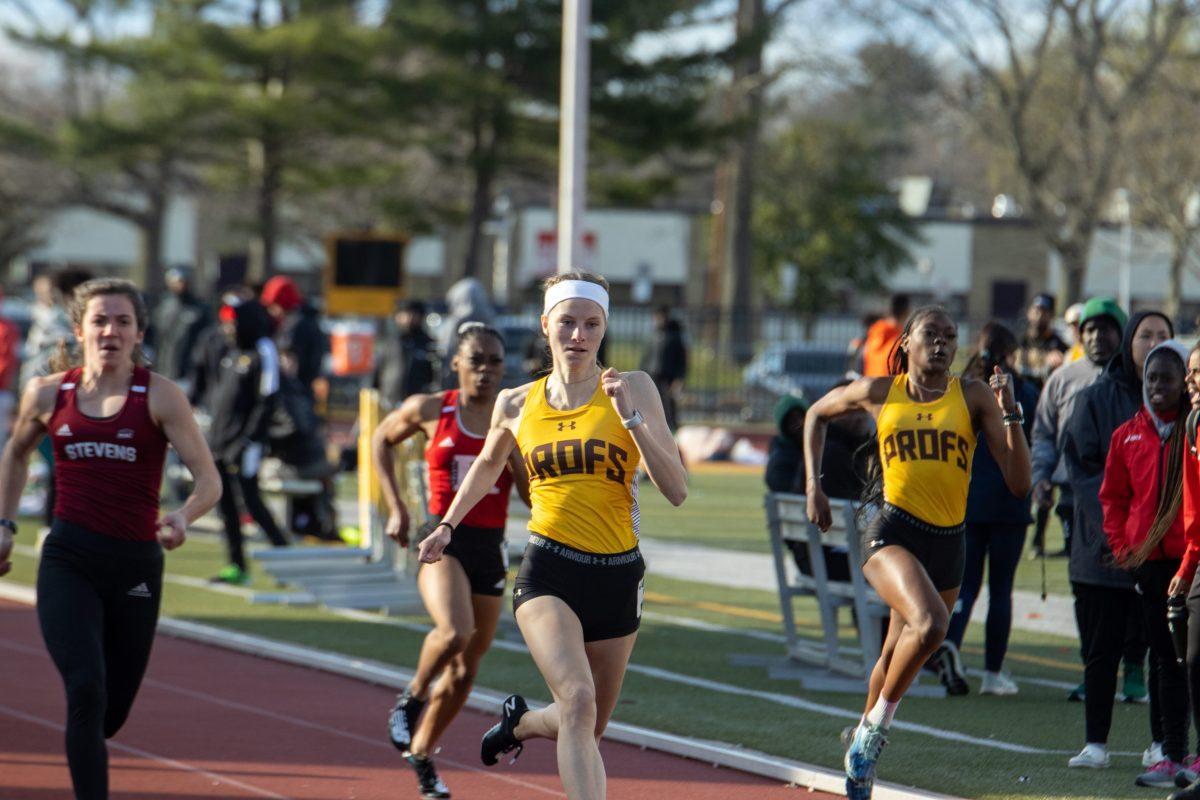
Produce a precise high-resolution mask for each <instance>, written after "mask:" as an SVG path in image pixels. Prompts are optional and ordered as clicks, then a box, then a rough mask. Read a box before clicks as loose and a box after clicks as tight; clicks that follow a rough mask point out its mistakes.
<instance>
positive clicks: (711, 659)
mask: <svg viewBox="0 0 1200 800" xmlns="http://www.w3.org/2000/svg"><path fill="white" fill-rule="evenodd" d="M643 497H645V498H646V502H645V505H644V510H643V523H644V525H645V530H646V532H647V535H653V536H656V537H659V538H664V539H677V540H688V541H692V542H698V543H704V544H708V545H711V546H714V547H725V548H729V549H747V550H754V551H758V552H763V551H765V550H766V535H765V529H764V527H763V525H764V523H763V513H762V506H761V498H762V489H761V480H760V478H758V477H757V476H755V475H749V474H737V473H733V474H714V473H710V472H700V471H698V472H696V473H695V474H694V475H693V477H692V490H691V494H690V496H689V499H688V502H687V503H685V504H684V506H683V507H682V508H679V509H671V508H670V507H669V506H668V505H667V504H666V502H665V501H663V500H661V498H658V497H657V493H654V492H649V491H647V492H645V493H644V494H643ZM30 527H32V525H31V526H30ZM1047 563H1048V567H1049V568H1050V571H1051V572H1052V573H1053V574H1054V575H1055V578H1054V580H1053V581H1052V582H1051V583H1052V587H1054V589H1056V590H1060V591H1061V590H1063V589H1065V586H1066V583H1065V574H1064V573H1065V565H1064V564H1063V563H1062V562H1061V561H1055V560H1051V561H1049V562H1047ZM220 564H221V548H220V545H219V543H218V541H217V540H216V539H214V538H212V537H194V538H193V540H191V541H189V543H188V544H187V546H186V547H184V548H182V549H181V550H179V551H176V552H173V553H170V554H168V557H167V571H168V583H167V586H168V589H167V593H166V598H165V604H164V611H165V613H167V614H170V615H172V616H175V617H179V618H183V619H191V620H195V621H198V622H205V623H208V624H213V625H220V626H225V627H228V628H230V629H235V630H240V631H247V632H253V633H257V634H260V635H264V636H269V637H271V638H275V639H280V640H284V641H291V642H297V643H302V644H307V645H312V646H318V647H323V648H327V649H330V650H334V651H338V652H342V653H346V654H349V655H353V656H360V657H369V658H374V659H378V660H381V661H385V662H389V663H393V664H396V665H399V666H406V667H412V666H413V665H414V663H415V659H416V654H417V649H418V646H419V643H420V639H421V633H420V632H419V631H418V630H413V626H414V625H420V624H423V623H424V620H423V619H422V618H420V617H411V618H404V617H400V618H397V619H396V620H394V621H395V622H399V623H401V624H403V625H404V626H405V627H398V626H396V625H388V624H386V621H385V620H383V618H379V621H378V622H365V621H359V620H351V619H347V618H345V617H343V616H338V615H336V614H334V613H332V612H330V611H327V610H322V609H316V608H294V607H275V606H261V605H251V604H249V603H248V602H247V601H246V600H245V599H243V598H241V597H237V596H231V595H227V594H219V593H215V592H213V591H211V590H208V589H205V588H200V587H197V586H195V585H191V584H187V583H183V582H181V581H188V580H190V579H194V578H204V577H207V576H208V575H211V574H213V573H214V572H215V571H216V569H217V568H218V567H219V566H220ZM34 572H35V561H34V559H33V558H32V557H31V556H30V554H29V553H28V551H27V550H26V549H24V548H22V549H21V550H20V551H19V552H18V555H17V558H16V564H15V569H14V572H13V574H12V576H11V578H6V579H5V580H14V581H18V582H21V583H31V582H32V581H33V576H34ZM1019 578H1020V580H1021V581H1022V583H1023V585H1024V586H1026V587H1027V588H1034V587H1035V586H1036V584H1037V583H1038V576H1037V564H1036V563H1035V562H1028V561H1026V562H1022V565H1021V567H1020V573H1019ZM255 582H256V583H255V586H256V588H259V589H263V590H268V591H270V590H273V589H274V587H273V585H272V584H270V582H269V581H267V580H265V579H264V578H263V577H262V576H261V574H259V575H256V577H255ZM1059 587H1063V588H1062V589H1060V588H1059ZM646 589H647V593H646V612H647V613H646V618H645V620H644V623H643V627H642V635H641V636H640V638H639V641H638V645H637V648H636V650H635V651H634V657H633V664H632V665H631V669H630V672H629V675H628V677H627V679H626V684H625V690H624V693H623V695H622V700H621V703H620V705H619V707H618V710H617V713H616V717H617V718H618V719H620V720H622V721H626V722H630V723H635V724H640V725H648V726H651V727H655V728H658V729H661V730H665V731H669V732H674V733H680V734H687V735H693V736H698V737H701V738H705V739H718V740H722V741H726V742H732V743H736V744H741V745H744V746H746V747H752V748H756V749H760V750H763V751H766V752H769V753H775V754H778V755H781V756H786V757H789V758H796V759H800V760H803V761H808V762H811V763H816V764H821V765H824V766H828V767H832V768H837V767H838V765H839V764H840V759H841V749H840V746H839V744H838V739H837V735H838V732H839V731H840V730H841V728H842V727H843V726H844V725H846V724H848V722H849V721H850V720H851V719H852V718H853V717H854V716H855V715H856V714H857V713H858V711H859V710H860V705H861V703H862V697H861V696H860V695H858V694H836V693H815V692H805V691H802V690H801V689H800V688H799V686H798V684H797V683H796V682H795V681H789V680H773V679H771V678H770V677H768V675H767V670H766V668H765V667H764V666H761V665H760V666H738V665H736V663H735V660H734V658H733V656H734V655H737V656H739V657H741V660H744V659H745V658H746V657H755V656H758V657H761V659H763V660H764V661H765V660H769V659H772V658H776V657H779V656H780V655H781V654H782V645H781V644H780V643H779V642H778V641H777V640H773V638H772V637H775V636H778V634H779V632H780V622H779V604H778V600H777V597H776V595H775V594H774V592H773V591H770V590H769V587H764V590H763V591H755V590H734V589H727V588H722V587H716V586H711V585H707V584H699V583H691V582H686V581H678V580H668V579H664V578H661V577H657V576H653V575H651V576H649V577H648V579H647V586H646ZM798 611H799V612H800V613H799V622H800V625H801V630H802V631H805V632H806V633H808V634H811V635H812V636H813V637H814V638H815V637H816V636H817V635H818V631H819V628H818V619H817V615H816V610H815V608H813V607H811V606H808V605H806V604H800V605H798ZM701 627H702V628H703V629H700V628H701ZM981 635H982V630H981V627H980V626H972V628H971V629H970V630H969V631H968V636H967V643H966V650H967V654H968V660H969V661H970V662H973V663H978V662H979V660H980V655H979V653H980V652H981ZM845 637H846V639H847V643H849V641H850V639H851V638H852V631H851V630H850V629H849V628H847V629H846V631H845ZM500 638H501V639H503V640H506V641H510V642H513V643H518V642H520V636H519V633H518V632H517V631H516V629H515V627H514V626H513V625H512V623H511V621H508V622H505V623H503V625H502V629H501V632H500ZM1008 666H1009V668H1010V669H1011V670H1012V672H1013V673H1014V675H1015V677H1016V678H1017V680H1018V681H1019V682H1020V683H1021V693H1020V694H1019V695H1017V696H1016V697H1012V698H992V697H980V696H977V695H974V694H972V695H970V696H968V697H965V698H947V699H927V698H909V699H906V700H905V701H904V703H903V705H902V706H901V709H900V714H899V717H898V726H897V728H895V729H894V732H893V735H892V743H891V745H890V746H889V748H888V750H887V751H886V752H885V755H884V757H883V760H882V762H881V767H880V775H881V778H882V779H884V780H888V781H894V782H898V783H903V784H908V785H915V786H919V787H921V788H925V789H930V790H935V791H940V792H946V793H950V794H955V795H960V796H964V797H971V798H1005V797H1021V798H1037V797H1053V798H1101V797H1105V798H1110V797H1117V798H1126V797H1127V798H1135V797H1150V796H1154V797H1157V796H1159V795H1161V794H1165V793H1163V792H1161V791H1160V792H1159V794H1157V795H1156V794H1153V790H1145V789H1137V788H1136V787H1134V786H1133V777H1134V776H1135V775H1136V774H1137V772H1139V771H1140V768H1139V763H1140V761H1139V756H1140V752H1141V750H1142V749H1143V748H1144V747H1145V746H1146V745H1147V744H1148V743H1149V738H1150V736H1149V727H1148V716H1147V709H1146V707H1145V706H1128V705H1121V706H1119V707H1118V708H1117V709H1116V714H1115V719H1114V726H1113V733H1112V736H1111V738H1110V746H1111V748H1112V749H1113V750H1114V751H1117V752H1119V753H1125V754H1126V755H1118V756H1116V757H1114V759H1113V765H1114V766H1113V767H1112V768H1111V769H1109V770H1101V771H1091V770H1083V771H1077V770H1068V769H1067V768H1066V759H1067V758H1068V756H1069V755H1072V754H1074V753H1075V752H1077V751H1078V749H1079V747H1080V746H1081V745H1082V742H1083V708H1082V706H1081V705H1080V704H1071V703H1067V702H1066V701H1065V699H1064V698H1065V694H1066V692H1065V690H1064V687H1066V686H1070V685H1073V684H1075V683H1076V682H1078V680H1079V675H1080V669H1079V666H1078V656H1077V644H1076V642H1075V641H1073V640H1071V639H1065V638H1057V637H1051V636H1043V635H1035V634H1031V633H1027V632H1021V631H1014V636H1013V641H1012V646H1011V650H1010V655H1009V659H1008ZM696 679H701V680H704V681H710V682H713V683H711V684H709V685H708V686H707V687H706V688H697V687H696V686H695V682H696ZM689 682H690V683H689ZM480 683H481V685H484V686H486V687H487V688H490V689H495V690H497V691H501V692H510V691H517V692H524V693H526V694H528V695H529V696H531V697H535V698H539V699H543V700H544V699H547V693H546V689H545V686H544V684H543V683H542V682H541V680H540V678H539V676H538V675H537V673H536V671H535V669H534V668H533V665H532V662H531V661H530V659H529V657H528V656H527V655H526V654H524V653H521V652H512V651H510V650H506V649H501V648H494V649H493V650H492V651H491V652H490V653H489V655H488V656H487V659H486V661H485V663H484V665H483V668H482V670H481V678H480ZM976 686H977V683H976ZM797 704H800V705H802V706H803V707H796V705H797ZM386 711H387V709H384V708H381V709H379V714H380V719H381V720H382V719H383V716H384V714H385V713H386ZM135 713H136V712H135ZM911 725H921V726H928V728H927V729H926V730H924V731H919V730H913V729H912V728H910V727H908V726H911ZM372 733H374V732H372ZM1014 750H1016V751H1014Z"/></svg>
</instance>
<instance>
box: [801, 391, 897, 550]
mask: <svg viewBox="0 0 1200 800" xmlns="http://www.w3.org/2000/svg"><path fill="white" fill-rule="evenodd" d="M891 387H892V378H859V379H858V380H856V381H855V382H854V383H851V384H847V385H846V386H840V387H838V388H836V389H832V390H830V392H829V393H828V394H826V395H825V396H824V397H822V398H821V399H820V400H818V401H817V402H815V403H813V405H812V408H810V409H808V413H807V414H805V415H804V469H805V475H806V476H807V478H806V479H805V484H804V493H805V495H806V496H807V498H808V518H809V519H810V520H812V521H813V522H814V523H816V525H817V527H818V528H820V529H821V530H823V531H827V530H829V526H830V525H832V524H833V514H832V512H830V510H829V498H828V497H826V496H825V492H823V491H822V490H821V456H822V455H823V454H824V452H825V430H826V429H827V428H828V427H829V420H831V419H835V418H837V417H840V416H841V415H843V414H848V413H850V412H851V411H859V410H862V411H867V412H869V413H870V414H871V416H872V417H878V416H879V410H880V409H881V408H883V404H884V402H886V401H887V396H888V391H889V390H890V389H891Z"/></svg>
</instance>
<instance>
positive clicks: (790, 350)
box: [330, 307, 1023, 425]
mask: <svg viewBox="0 0 1200 800" xmlns="http://www.w3.org/2000/svg"><path fill="white" fill-rule="evenodd" d="M539 313H540V311H539V310H538V309H534V308H529V309H526V310H524V311H520V312H515V313H509V314H502V315H501V316H500V317H498V319H497V325H498V327H499V328H500V329H501V331H502V333H503V334H504V336H505V340H506V345H507V358H506V360H507V366H506V375H505V384H506V385H517V384H519V383H522V382H524V381H526V380H528V379H529V378H530V372H529V364H530V354H531V353H536V352H537V348H539V347H541V346H542V340H541V338H540V328H539V321H538V320H539ZM653 316H654V315H653V311H652V310H651V309H649V308H645V307H617V308H614V309H613V310H612V313H611V316H610V319H609V324H608V331H607V335H606V336H605V347H604V351H603V360H604V363H605V364H608V365H611V366H614V367H616V368H617V369H620V370H632V369H642V368H643V367H644V365H645V364H646V361H647V357H648V353H649V351H650V349H651V348H653V347H655V345H656V341H657V340H656V332H655V329H654V319H653ZM671 318H672V319H674V320H676V321H677V322H678V323H679V324H680V326H681V327H682V333H683V337H684V341H685V343H686V345H687V350H688V368H687V375H686V378H685V380H684V381H683V386H682V390H681V391H680V392H679V393H678V395H677V397H676V401H677V409H678V418H679V421H680V422H681V423H700V422H704V423H717V424H725V425H731V424H736V425H742V424H756V423H770V422H771V421H772V409H773V408H774V406H775V403H776V402H777V401H778V399H779V397H780V396H781V395H783V394H787V393H793V394H802V395H804V396H805V397H807V398H808V399H810V400H815V399H816V398H818V397H820V396H821V395H823V394H824V393H825V392H826V391H828V390H829V388H830V387H832V386H833V385H834V384H835V383H837V382H838V381H839V380H842V379H843V378H845V377H846V376H847V375H849V374H855V373H856V372H857V370H858V369H860V364H859V362H858V360H857V359H856V355H855V345H856V344H857V342H858V341H859V340H861V338H862V337H863V336H864V335H865V333H866V330H865V327H864V325H863V321H862V320H861V319H860V318H858V317H853V316H848V315H842V314H827V315H821V316H818V317H816V318H813V319H805V318H804V317H802V316H800V315H798V314H796V313H794V312H789V311H779V310H769V311H757V310H754V311H747V312H732V313H731V312H723V311H721V310H718V309H672V310H671ZM983 322H986V320H980V321H970V322H960V324H959V353H960V357H959V360H958V364H957V365H956V367H957V368H961V366H962V365H963V364H964V363H965V361H966V358H967V355H968V352H969V350H970V348H971V344H972V337H973V335H974V333H975V332H976V331H978V330H979V328H980V326H981V325H982V324H983ZM1007 324H1009V326H1010V328H1012V330H1013V332H1014V333H1016V334H1017V336H1018V338H1019V337H1020V335H1021V333H1022V327H1021V326H1022V325H1023V323H1021V322H1013V321H1008V322H1007ZM384 335H386V334H384ZM362 383H363V381H362V379H361V378H343V379H336V380H335V381H334V382H333V384H332V386H331V389H332V393H333V396H332V397H331V403H330V405H331V407H335V408H336V407H337V406H339V405H340V402H339V401H340V400H343V399H344V400H345V401H346V403H347V404H350V403H351V400H352V398H354V397H356V396H357V391H358V388H359V386H360V385H362ZM351 413H352V412H351Z"/></svg>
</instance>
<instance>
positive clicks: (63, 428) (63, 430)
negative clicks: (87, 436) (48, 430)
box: [54, 422, 74, 436]
mask: <svg viewBox="0 0 1200 800" xmlns="http://www.w3.org/2000/svg"><path fill="white" fill-rule="evenodd" d="M54 435H55V436H74V434H73V433H71V426H70V425H68V424H67V423H65V422H64V423H63V424H62V425H60V426H59V428H58V430H56V431H55V432H54Z"/></svg>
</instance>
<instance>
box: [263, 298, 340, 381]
mask: <svg viewBox="0 0 1200 800" xmlns="http://www.w3.org/2000/svg"><path fill="white" fill-rule="evenodd" d="M261 301H262V305H263V306H264V307H265V308H266V309H267V312H268V313H269V314H270V315H271V318H272V319H273V320H274V321H275V346H276V348H277V349H278V350H279V355H280V357H281V358H282V368H283V370H284V371H285V372H286V373H288V374H289V375H295V376H296V378H297V379H298V380H299V381H300V385H301V386H303V387H304V391H306V392H308V393H309V396H310V397H312V396H314V394H315V389H314V386H313V384H314V383H315V382H316V381H317V379H318V378H320V377H321V367H322V365H323V363H324V361H325V354H326V353H328V352H329V341H328V339H327V338H326V336H325V333H324V331H322V330H321V320H320V312H318V311H317V309H316V307H315V306H313V305H312V303H310V302H308V301H307V300H306V299H305V298H304V296H303V295H302V294H300V290H299V288H297V287H296V283H295V281H293V280H292V279H291V278H289V277H287V276H286V275H276V276H275V277H273V278H271V279H270V280H268V281H267V282H266V283H265V284H263V288H262V295H261Z"/></svg>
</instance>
